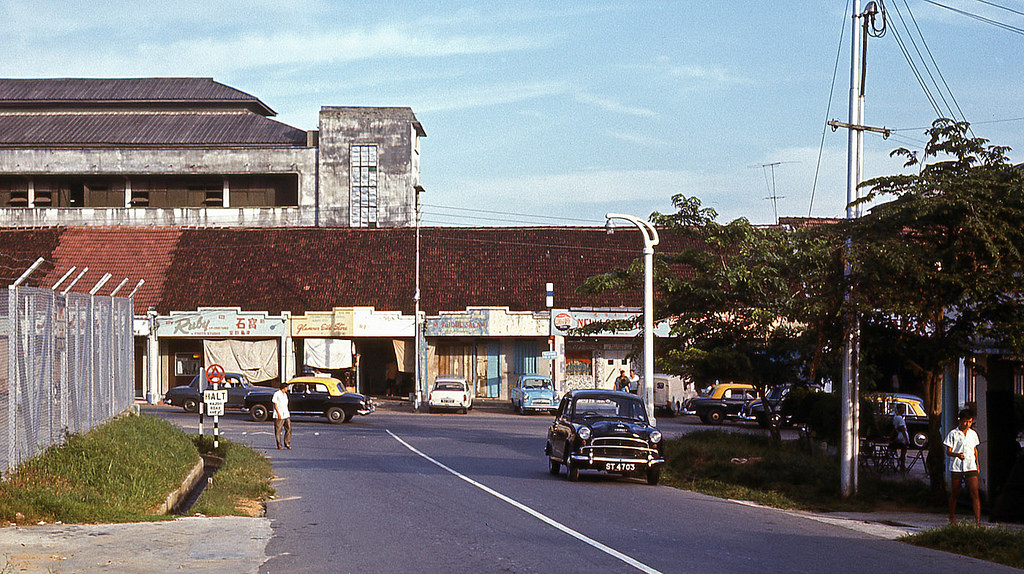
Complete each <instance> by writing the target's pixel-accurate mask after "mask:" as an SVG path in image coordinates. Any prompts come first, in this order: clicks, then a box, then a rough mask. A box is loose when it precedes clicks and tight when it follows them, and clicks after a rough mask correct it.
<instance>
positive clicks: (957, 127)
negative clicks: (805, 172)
mask: <svg viewBox="0 0 1024 574" xmlns="http://www.w3.org/2000/svg"><path fill="white" fill-rule="evenodd" d="M928 135H929V142H928V144H927V145H926V146H925V148H924V152H923V154H922V155H920V156H919V155H918V154H917V153H915V152H912V151H910V150H907V149H903V148H901V149H897V150H895V151H894V152H893V155H899V156H902V157H904V158H906V166H907V167H917V168H919V172H918V173H917V174H911V175H894V176H887V177H879V178H875V179H872V180H870V181H867V182H865V183H864V186H865V187H866V188H868V189H869V193H868V194H867V195H866V197H865V198H864V200H863V201H864V202H874V201H879V200H885V202H884V203H881V204H880V205H878V206H877V207H874V208H872V209H871V210H870V212H869V213H868V214H867V215H866V216H864V217H863V218H861V219H859V220H857V221H855V222H854V223H853V225H852V226H851V227H850V232H851V237H852V239H853V241H852V250H851V258H850V261H851V268H852V275H851V280H852V282H853V293H854V298H853V303H854V304H855V305H856V308H857V311H858V312H859V315H860V317H861V321H862V324H863V325H864V328H865V331H866V332H869V333H872V334H873V338H875V339H876V340H880V341H885V344H886V350H887V351H888V352H889V353H890V354H891V355H893V356H895V357H897V358H898V359H899V360H900V361H901V363H902V365H901V366H902V367H903V368H904V369H905V370H906V371H907V372H909V373H911V374H913V375H914V376H915V377H916V378H917V380H918V382H919V385H920V389H921V392H922V395H923V397H922V398H923V399H924V401H925V407H926V409H927V410H928V413H929V416H930V418H931V422H932V433H931V434H932V436H931V440H930V444H931V445H932V448H933V449H934V450H933V452H932V456H931V459H932V463H931V464H930V469H931V471H932V479H933V484H936V483H937V482H939V481H938V480H937V479H938V478H939V476H940V474H941V461H942V456H941V452H940V450H941V439H940V437H939V436H938V424H939V416H940V415H941V412H942V378H943V372H944V371H945V370H946V369H947V368H949V367H951V366H953V365H954V364H955V363H956V361H958V360H959V359H960V358H963V357H970V356H971V355H973V354H974V353H976V352H979V351H980V350H981V349H989V350H992V349H995V350H999V351H1001V352H1008V353H1014V354H1017V353H1019V352H1020V350H1021V348H1022V343H1024V306H1022V305H1021V297H1022V289H1021V288H1022V286H1024V285H1022V280H1021V271H1022V264H1024V258H1022V255H1024V172H1022V170H1021V168H1020V167H1019V166H1014V165H1012V164H1011V162H1010V161H1009V159H1008V158H1007V156H1006V152H1007V149H1008V148H1005V147H1002V146H994V145H989V144H988V141H987V140H985V139H982V138H978V137H974V136H973V135H971V133H970V129H969V126H968V125H967V124H966V123H963V122H955V121H952V120H938V121H936V122H935V123H934V124H933V125H932V127H931V128H930V129H929V130H928ZM865 343H867V344H870V340H865Z"/></svg>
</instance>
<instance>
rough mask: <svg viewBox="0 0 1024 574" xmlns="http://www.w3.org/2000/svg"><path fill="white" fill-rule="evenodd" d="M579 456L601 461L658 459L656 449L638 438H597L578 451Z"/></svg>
mask: <svg viewBox="0 0 1024 574" xmlns="http://www.w3.org/2000/svg"><path fill="white" fill-rule="evenodd" d="M580 454H581V455H583V456H585V457H587V458H592V459H594V460H601V459H635V460H644V461H646V460H648V459H651V458H654V459H656V458H659V456H658V451H657V449H653V448H651V446H650V444H649V443H648V442H647V441H646V440H644V439H640V438H632V437H598V438H595V439H594V440H593V441H592V442H591V443H590V444H589V445H587V446H584V447H583V448H581V449H580Z"/></svg>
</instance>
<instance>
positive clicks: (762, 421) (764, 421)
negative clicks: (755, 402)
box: [754, 414, 768, 429]
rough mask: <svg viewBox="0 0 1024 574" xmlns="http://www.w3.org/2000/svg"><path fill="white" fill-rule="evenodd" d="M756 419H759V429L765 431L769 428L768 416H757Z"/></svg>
mask: <svg viewBox="0 0 1024 574" xmlns="http://www.w3.org/2000/svg"><path fill="white" fill-rule="evenodd" d="M754 418H755V419H757V426H759V427H761V428H763V429H766V428H768V416H767V415H763V414H762V415H757V416H756V417H754Z"/></svg>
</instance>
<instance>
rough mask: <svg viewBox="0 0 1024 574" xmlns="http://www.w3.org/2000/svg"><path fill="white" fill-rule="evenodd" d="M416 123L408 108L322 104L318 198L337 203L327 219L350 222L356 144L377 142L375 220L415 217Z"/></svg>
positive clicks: (399, 221) (391, 222) (385, 222)
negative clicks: (351, 150)
mask: <svg viewBox="0 0 1024 574" xmlns="http://www.w3.org/2000/svg"><path fill="white" fill-rule="evenodd" d="M417 125H418V124H417V123H416V117H415V116H414V115H413V113H412V110H411V109H409V108H356V107H324V108H321V110H320V192H321V198H320V201H321V205H329V206H332V207H334V208H335V209H336V211H335V212H334V213H333V214H328V215H330V216H331V217H332V218H334V219H332V220H330V221H328V222H326V223H325V224H327V225H338V226H348V225H349V221H350V219H349V218H350V205H351V197H350V193H351V192H350V190H351V184H350V176H351V174H350V171H351V170H350V165H351V164H350V157H349V148H350V146H351V145H352V144H376V145H377V150H378V159H377V162H378V163H377V170H378V171H377V225H378V226H380V227H394V226H404V225H413V224H414V223H415V192H414V191H413V187H414V186H415V185H417V184H418V183H419V166H420V162H419V137H420V136H419V133H418V131H417ZM324 215H325V214H324V212H321V216H322V217H323V216H324Z"/></svg>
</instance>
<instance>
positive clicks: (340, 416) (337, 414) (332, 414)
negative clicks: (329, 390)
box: [325, 407, 345, 425]
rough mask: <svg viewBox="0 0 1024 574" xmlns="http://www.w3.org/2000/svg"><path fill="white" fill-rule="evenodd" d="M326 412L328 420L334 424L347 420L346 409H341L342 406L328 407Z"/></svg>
mask: <svg viewBox="0 0 1024 574" xmlns="http://www.w3.org/2000/svg"><path fill="white" fill-rule="evenodd" d="M325 414H326V415H327V422H329V423H331V424H334V425H336V424H338V423H341V422H344V420H345V411H343V410H341V407H331V408H329V409H327V412H326V413H325Z"/></svg>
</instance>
